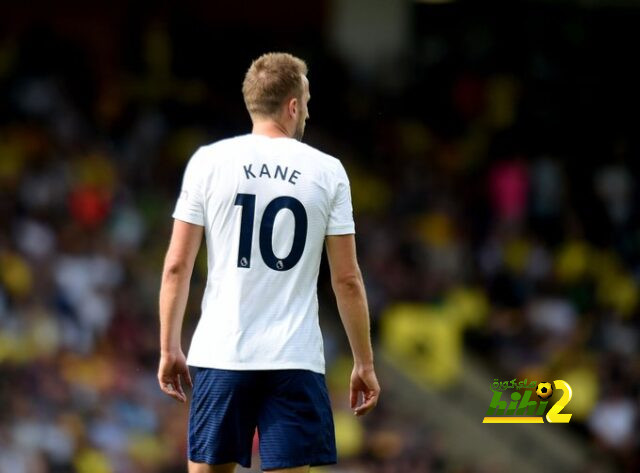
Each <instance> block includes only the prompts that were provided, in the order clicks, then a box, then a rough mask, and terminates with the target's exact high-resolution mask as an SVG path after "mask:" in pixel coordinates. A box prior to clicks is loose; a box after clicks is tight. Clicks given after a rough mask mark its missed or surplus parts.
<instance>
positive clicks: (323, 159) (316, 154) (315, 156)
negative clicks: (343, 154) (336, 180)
mask: <svg viewBox="0 0 640 473" xmlns="http://www.w3.org/2000/svg"><path fill="white" fill-rule="evenodd" d="M291 143H292V146H294V147H296V148H298V150H300V151H301V152H302V153H304V155H305V156H307V157H308V158H309V159H310V160H311V161H312V162H313V163H315V164H317V165H319V166H322V167H324V168H326V169H328V170H330V171H332V172H336V173H340V172H342V171H343V169H344V168H343V166H342V163H341V162H340V160H339V159H338V158H336V157H334V156H332V155H330V154H328V153H325V152H324V151H320V150H319V149H318V148H315V147H313V146H311V145H308V144H307V143H302V142H300V141H297V140H291Z"/></svg>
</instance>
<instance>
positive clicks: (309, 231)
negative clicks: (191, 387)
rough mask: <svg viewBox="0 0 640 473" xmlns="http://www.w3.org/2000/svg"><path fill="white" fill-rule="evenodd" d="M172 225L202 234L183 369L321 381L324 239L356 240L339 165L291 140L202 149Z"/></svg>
mask: <svg viewBox="0 0 640 473" xmlns="http://www.w3.org/2000/svg"><path fill="white" fill-rule="evenodd" d="M173 217H174V218H176V219H178V220H182V221H184V222H188V223H192V224H196V225H202V226H204V232H205V236H206V242H207V258H208V259H207V261H208V278H207V286H206V289H205V292H204V296H203V300H202V314H201V316H200V320H199V322H198V326H197V328H196V331H195V333H194V336H193V340H192V342H191V346H190V349H189V355H188V358H187V362H188V364H189V365H191V366H199V367H206V368H219V369H230V370H265V369H269V370H273V369H308V370H311V371H315V372H318V373H324V351H323V345H322V335H321V333H320V326H319V324H318V297H317V280H318V271H319V268H320V259H321V256H322V248H323V244H324V237H325V235H343V234H350V233H354V223H353V215H352V207H351V194H350V189H349V180H348V178H347V174H346V172H345V170H344V168H343V166H342V164H341V163H340V161H338V160H337V159H335V158H333V157H331V156H329V155H327V154H324V153H322V152H320V151H318V150H316V149H315V148H312V147H310V146H308V145H305V144H303V143H300V142H299V141H297V140H294V139H290V138H269V137H267V136H263V135H253V134H250V135H243V136H239V137H236V138H231V139H228V140H223V141H219V142H217V143H213V144H211V145H208V146H203V147H202V148H200V149H198V151H196V153H195V154H194V155H193V156H192V157H191V160H190V161H189V163H188V165H187V168H186V170H185V174H184V180H183V185H182V191H181V193H180V197H179V199H178V202H177V205H176V208H175V211H174V213H173Z"/></svg>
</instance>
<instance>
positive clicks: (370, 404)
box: [351, 366, 380, 416]
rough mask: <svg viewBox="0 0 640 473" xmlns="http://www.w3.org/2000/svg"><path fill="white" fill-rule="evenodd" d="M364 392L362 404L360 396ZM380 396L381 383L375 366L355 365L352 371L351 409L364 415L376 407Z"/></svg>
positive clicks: (356, 413) (357, 413)
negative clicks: (359, 399) (359, 402)
mask: <svg viewBox="0 0 640 473" xmlns="http://www.w3.org/2000/svg"><path fill="white" fill-rule="evenodd" d="M360 393H362V404H360V405H359V406H358V398H359V397H360ZM379 396H380V385H379V384H378V378H376V372H375V371H374V369H373V367H366V368H364V367H359V366H354V367H353V371H352V373H351V409H353V413H354V414H355V415H357V416H363V415H365V414H366V413H368V412H369V411H370V410H372V409H373V408H374V407H376V404H378V397H379Z"/></svg>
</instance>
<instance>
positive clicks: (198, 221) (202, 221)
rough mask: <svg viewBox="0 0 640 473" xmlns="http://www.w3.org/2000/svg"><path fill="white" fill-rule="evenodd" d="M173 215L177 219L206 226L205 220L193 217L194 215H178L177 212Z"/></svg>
mask: <svg viewBox="0 0 640 473" xmlns="http://www.w3.org/2000/svg"><path fill="white" fill-rule="evenodd" d="M171 217H173V218H174V219H176V220H180V221H182V222H186V223H190V224H192V225H199V226H201V227H204V220H199V219H197V218H192V217H185V216H184V215H178V214H176V213H175V212H174V214H173V215H172V216H171Z"/></svg>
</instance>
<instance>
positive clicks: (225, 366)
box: [187, 359, 325, 375]
mask: <svg viewBox="0 0 640 473" xmlns="http://www.w3.org/2000/svg"><path fill="white" fill-rule="evenodd" d="M187 365H189V366H192V367H194V368H214V369H218V370H236V371H273V370H309V371H313V372H314V373H319V374H322V375H324V374H325V367H324V366H322V367H318V366H317V365H314V364H310V363H300V362H290V363H233V362H225V363H201V362H198V361H192V360H189V359H187Z"/></svg>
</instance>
